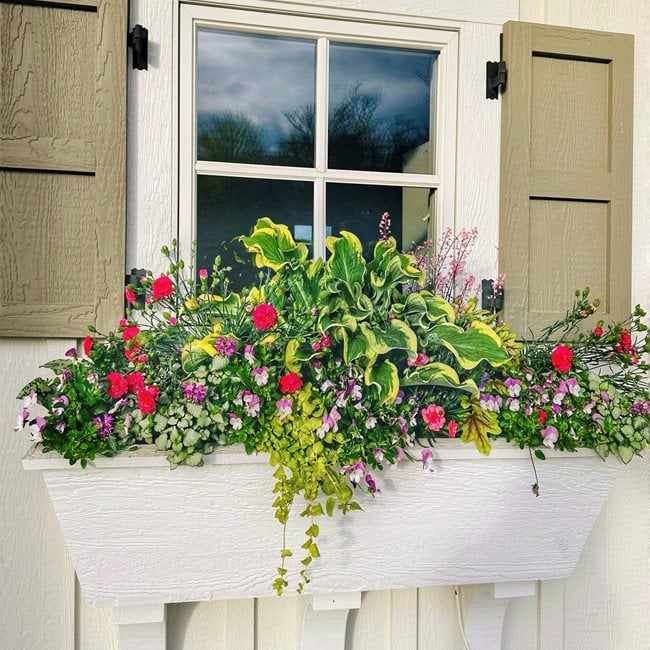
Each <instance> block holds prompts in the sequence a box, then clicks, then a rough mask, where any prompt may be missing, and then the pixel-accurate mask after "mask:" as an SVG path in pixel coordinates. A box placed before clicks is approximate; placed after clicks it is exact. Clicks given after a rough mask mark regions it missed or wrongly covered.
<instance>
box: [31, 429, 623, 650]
mask: <svg viewBox="0 0 650 650" xmlns="http://www.w3.org/2000/svg"><path fill="white" fill-rule="evenodd" d="M433 454H434V459H435V460H434V467H435V471H434V472H426V471H423V470H422V469H421V466H420V465H419V464H412V463H406V462H405V463H402V464H401V466H400V467H398V468H397V469H393V470H391V471H385V472H383V475H381V476H380V478H379V482H378V484H379V487H380V489H381V494H379V495H378V496H377V497H375V498H373V497H372V496H370V495H368V494H360V495H359V497H360V498H359V501H360V503H361V505H362V507H363V512H354V513H351V514H350V515H348V516H346V517H343V516H340V514H339V513H337V514H335V516H334V517H333V518H331V519H330V518H326V517H323V518H321V521H319V525H320V526H321V534H320V538H319V546H320V550H321V554H322V557H321V558H319V559H318V560H317V561H316V562H314V563H313V565H312V567H311V572H310V574H311V578H312V582H311V583H310V584H309V585H307V588H306V589H305V592H306V593H310V594H312V595H313V596H314V599H315V600H314V605H313V607H314V610H317V609H318V608H321V609H322V608H325V609H326V610H332V609H333V608H334V609H335V608H337V607H342V608H343V610H345V613H346V615H347V609H348V608H349V607H355V606H356V607H358V596H357V597H356V598H355V596H352V597H350V594H359V593H360V592H362V591H367V590H377V589H393V588H401V587H420V586H427V585H441V584H468V583H510V582H513V581H516V582H519V581H532V580H539V579H544V580H545V579H550V578H562V577H565V576H568V575H570V574H571V573H572V571H573V569H574V567H575V565H576V563H577V561H578V558H579V557H580V554H581V551H582V549H583V547H584V544H585V542H586V540H587V537H588V535H589V533H590V532H591V530H592V527H593V525H594V522H595V519H596V517H597V515H598V513H599V511H600V509H601V507H602V505H603V503H604V501H605V499H606V497H607V493H608V491H609V488H610V486H611V485H612V483H613V481H614V479H615V477H616V472H617V471H618V469H619V467H620V466H621V464H620V463H619V462H618V461H616V460H612V461H611V462H610V461H608V462H603V461H602V460H601V459H600V458H599V457H598V456H597V455H596V454H595V453H594V452H592V451H588V450H581V451H579V452H578V453H575V454H570V453H559V452H554V451H549V452H548V453H547V459H546V460H545V461H537V471H538V473H539V478H540V489H541V495H540V497H539V498H536V497H535V496H534V495H533V494H532V492H531V489H530V485H531V483H532V482H533V474H532V468H531V465H530V458H529V455H528V451H527V450H520V449H518V448H515V447H513V446H511V445H506V444H505V443H501V442H497V443H496V444H494V447H493V450H492V453H491V455H490V456H487V457H486V456H482V455H481V454H479V453H478V452H477V451H476V450H475V449H474V448H472V447H470V446H468V445H464V444H462V443H460V442H458V441H453V440H449V441H442V442H439V443H438V444H437V445H436V446H435V448H434V449H433ZM23 465H24V467H25V468H26V469H28V470H40V471H41V472H42V473H43V477H44V479H45V484H46V486H47V489H48V492H49V495H50V498H51V500H52V505H53V507H54V510H55V513H56V516H57V518H58V521H59V524H60V526H61V530H62V532H63V536H64V538H65V541H66V544H67V547H68V550H69V552H70V556H71V558H72V562H73V564H74V567H75V569H76V571H77V574H78V576H79V581H80V583H81V588H82V591H83V594H84V597H85V599H86V602H87V603H88V604H89V605H91V606H113V607H117V608H125V607H128V608H130V609H128V610H124V609H118V610H117V611H118V614H117V615H116V621H117V622H118V623H121V624H123V626H124V625H128V624H129V623H128V621H129V620H130V621H131V623H130V624H135V623H142V622H146V620H145V619H147V617H149V618H151V616H153V617H154V618H156V617H158V618H160V616H162V620H161V621H158V622H159V623H162V624H163V630H164V607H162V605H163V604H164V603H172V602H174V603H175V602H184V601H202V600H218V599H228V598H249V597H256V596H270V595H272V594H273V592H272V589H271V582H272V580H273V578H274V576H275V568H276V566H277V562H278V554H279V550H280V547H281V534H282V530H281V527H280V525H279V524H278V522H277V521H276V520H275V519H274V516H273V508H272V507H271V502H272V495H271V489H272V486H273V478H272V476H271V474H272V472H271V470H270V467H269V465H268V461H267V458H266V457H264V456H247V455H246V454H245V453H244V452H243V450H241V449H237V448H235V447H232V448H223V449H220V450H219V451H218V453H215V454H213V455H211V456H210V457H208V458H207V459H206V463H205V466H204V467H202V468H189V467H179V468H177V469H176V470H174V471H170V469H169V466H168V464H167V461H166V459H165V457H164V455H162V454H160V453H159V452H157V451H156V450H155V449H154V448H153V447H152V448H147V447H144V448H142V449H139V450H138V451H135V452H132V453H126V454H122V455H120V456H118V457H115V458H98V459H97V460H96V461H95V462H94V463H93V464H92V466H89V467H88V468H87V469H86V470H83V469H81V468H80V467H78V466H70V465H68V463H67V461H65V460H64V459H62V458H61V457H59V456H57V455H55V454H43V453H42V452H40V451H38V450H34V451H32V452H30V454H28V456H27V457H26V458H25V459H24V460H23ZM299 505H300V504H298V506H297V507H299ZM298 512H299V511H298V510H296V513H295V514H296V516H294V517H293V518H292V519H290V521H289V526H288V530H287V536H288V541H287V544H288V547H289V548H292V549H294V550H299V549H300V544H301V543H302V541H303V530H304V526H303V523H304V522H303V521H302V520H301V518H300V517H298V516H297V513H298ZM404 549H411V550H412V551H413V552H409V553H404ZM299 559H300V556H299V555H298V554H297V553H296V555H295V556H294V557H293V558H289V563H288V568H289V570H290V571H289V582H290V584H295V582H296V577H297V571H298V568H299V566H300V564H299ZM521 584H524V583H523V582H522V583H521ZM524 591H525V590H524ZM340 594H346V595H345V596H341V595H340ZM495 595H496V594H495ZM524 595H525V594H524ZM337 601H338V603H337ZM318 603H320V605H319V604H318ZM120 612H121V613H120ZM125 612H127V614H125ZM129 612H130V613H131V614H132V615H129V614H128V613H129ZM133 612H135V614H133ZM152 612H154V614H152ZM160 612H162V614H160ZM330 613H331V612H330ZM504 613H505V610H504ZM125 620H126V621H127V623H126V624H125V623H124V621H125ZM149 622H150V623H151V621H149ZM306 622H307V621H306ZM342 625H343V630H344V627H345V620H343V623H342ZM329 627H331V625H330V626H329ZM148 629H151V625H149V628H148ZM308 636H309V633H307V637H308ZM161 643H162V645H160V646H152V647H161V648H162V647H164V634H163V638H162V640H161ZM123 647H131V646H129V645H128V643H125V642H124V641H123ZM304 647H314V648H315V647H320V646H318V644H316V645H313V644H311V645H309V643H306V644H305V645H304ZM329 647H330V648H331V647H332V646H331V645H330V646H329ZM341 647H343V646H341ZM481 647H488V646H481ZM490 647H498V646H490Z"/></svg>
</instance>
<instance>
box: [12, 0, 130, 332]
mask: <svg viewBox="0 0 650 650" xmlns="http://www.w3.org/2000/svg"><path fill="white" fill-rule="evenodd" d="M125 37H126V0H99V1H98V2H88V1H83V0H79V1H75V2H72V1H71V0H68V2H66V3H59V2H57V3H49V2H44V3H39V4H38V5H29V4H26V5H23V4H19V3H16V4H13V3H12V4H5V3H1V4H0V49H1V51H2V57H1V58H0V86H1V88H2V90H1V91H0V92H1V93H2V108H1V110H0V196H1V197H2V203H1V205H2V222H3V236H2V239H1V240H0V335H3V336H47V337H71V336H82V335H84V334H85V333H86V331H87V330H86V327H87V325H88V324H90V323H92V324H94V325H95V326H96V327H97V328H98V329H99V330H100V331H107V330H108V329H110V328H112V327H113V326H114V323H115V322H116V320H117V319H118V318H119V316H120V313H121V310H122V284H123V271H124V228H125V224H124V213H125V182H126V141H125V138H126V52H125V50H126V48H125V46H124V41H125Z"/></svg>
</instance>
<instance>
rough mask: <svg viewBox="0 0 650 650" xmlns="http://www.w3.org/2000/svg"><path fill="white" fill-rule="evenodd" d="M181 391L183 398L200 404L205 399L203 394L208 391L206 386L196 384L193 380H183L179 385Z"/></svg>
mask: <svg viewBox="0 0 650 650" xmlns="http://www.w3.org/2000/svg"><path fill="white" fill-rule="evenodd" d="M181 392H182V393H183V397H184V398H185V399H187V400H189V401H190V402H194V403H195V404H200V403H201V402H203V400H204V399H205V396H206V395H207V393H208V388H207V386H205V385H203V384H197V383H195V382H193V381H185V382H183V384H182V385H181Z"/></svg>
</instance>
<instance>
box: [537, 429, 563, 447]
mask: <svg viewBox="0 0 650 650" xmlns="http://www.w3.org/2000/svg"><path fill="white" fill-rule="evenodd" d="M540 433H541V434H542V436H544V446H545V447H548V448H549V449H553V448H554V447H555V443H556V442H557V439H558V436H559V434H558V430H557V429H556V428H555V427H554V426H551V425H549V426H547V427H544V428H543V429H542V430H541V431H540Z"/></svg>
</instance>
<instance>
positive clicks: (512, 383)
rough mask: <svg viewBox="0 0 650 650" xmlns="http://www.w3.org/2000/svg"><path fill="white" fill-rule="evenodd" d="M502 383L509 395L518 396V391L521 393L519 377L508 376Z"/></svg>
mask: <svg viewBox="0 0 650 650" xmlns="http://www.w3.org/2000/svg"><path fill="white" fill-rule="evenodd" d="M503 385H504V386H505V387H506V388H507V389H508V395H510V397H519V393H521V381H520V380H519V379H513V378H512V377H508V378H507V379H506V380H505V381H504V382H503Z"/></svg>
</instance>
